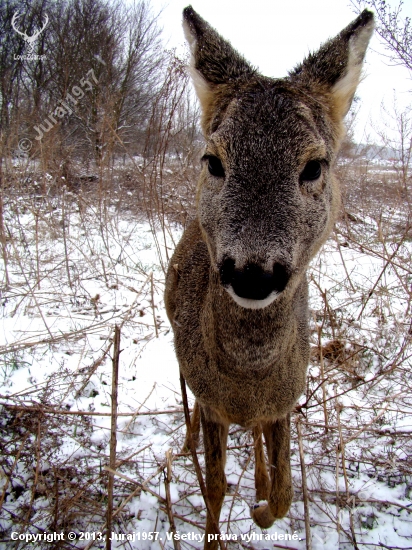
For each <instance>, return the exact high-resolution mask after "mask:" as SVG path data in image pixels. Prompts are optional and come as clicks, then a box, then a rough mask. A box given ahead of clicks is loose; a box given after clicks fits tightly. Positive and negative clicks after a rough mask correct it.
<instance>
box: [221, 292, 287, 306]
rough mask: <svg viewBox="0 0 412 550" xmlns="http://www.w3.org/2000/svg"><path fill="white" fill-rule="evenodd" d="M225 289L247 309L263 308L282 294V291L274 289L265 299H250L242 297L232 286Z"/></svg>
mask: <svg viewBox="0 0 412 550" xmlns="http://www.w3.org/2000/svg"><path fill="white" fill-rule="evenodd" d="M225 290H227V292H228V293H229V294H230V295H231V297H232V298H233V299H234V301H235V302H236V303H237V304H238V305H239V306H241V307H244V308H246V309H263V308H264V307H266V306H268V305H270V304H271V303H272V302H274V301H275V300H276V298H278V296H280V292H275V291H273V292H271V293H270V294H269V296H267V297H266V298H265V299H264V300H250V299H249V298H241V297H240V296H238V295H237V294H236V293H235V291H234V290H233V288H232V287H231V286H229V287H225Z"/></svg>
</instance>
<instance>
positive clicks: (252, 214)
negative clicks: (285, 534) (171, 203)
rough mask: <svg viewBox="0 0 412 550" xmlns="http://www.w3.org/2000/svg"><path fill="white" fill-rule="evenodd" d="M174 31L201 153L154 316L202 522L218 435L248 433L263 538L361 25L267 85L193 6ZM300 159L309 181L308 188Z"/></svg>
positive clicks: (280, 476)
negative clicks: (183, 399)
mask: <svg viewBox="0 0 412 550" xmlns="http://www.w3.org/2000/svg"><path fill="white" fill-rule="evenodd" d="M184 28H185V33H186V37H187V39H188V42H189V44H190V47H191V51H192V56H193V59H192V73H193V77H194V84H195V87H196V91H197V93H198V96H199V99H200V102H201V105H202V111H203V116H202V128H203V131H204V135H205V137H206V140H207V145H206V157H205V160H204V164H205V166H204V168H203V170H202V172H201V175H200V180H199V187H198V193H197V205H198V217H197V219H196V220H195V221H194V222H193V223H192V224H191V225H190V226H189V227H188V229H187V230H186V231H185V233H184V235H183V237H182V239H181V241H180V243H179V244H178V246H177V248H176V251H175V253H174V255H173V258H172V260H171V262H170V267H169V270H168V273H167V278H166V293H165V301H166V309H167V313H168V316H169V319H170V321H171V323H172V326H173V330H174V333H175V348H176V354H177V357H178V360H179V365H180V369H181V372H182V373H183V375H184V377H185V379H186V381H187V383H188V384H189V386H190V388H191V390H192V392H193V393H194V395H195V396H196V399H197V404H196V412H195V418H194V420H193V426H194V431H195V435H196V432H198V431H199V422H198V417H199V411H200V419H201V424H202V428H203V434H204V445H205V457H206V486H207V493H208V497H209V500H210V502H211V506H212V509H213V513H214V514H215V517H216V518H217V519H218V518H219V514H220V509H221V506H222V502H223V499H224V495H225V491H226V479H225V474H224V464H225V453H226V439H227V433H228V427H229V425H230V424H231V423H236V424H240V425H241V426H245V427H249V428H252V429H253V432H254V440H255V458H256V471H255V482H256V497H257V501H266V502H263V503H262V502H261V503H260V504H259V505H257V506H256V507H255V508H254V509H253V511H252V516H253V518H254V520H255V522H256V523H257V524H258V525H260V526H261V527H263V528H266V527H269V526H270V525H272V523H273V521H274V520H275V519H276V518H280V517H283V516H284V515H285V514H286V513H287V511H288V509H289V506H290V504H291V501H292V497H293V489H292V483H291V470H290V457H289V453H290V451H289V447H290V428H289V424H290V411H291V410H292V409H293V407H294V406H295V403H296V400H297V399H298V398H299V396H300V395H301V393H302V392H303V391H304V388H305V378H306V369H307V364H308V360H309V333H308V305H307V294H308V289H307V281H306V269H307V267H308V264H309V261H310V260H311V258H313V256H314V255H315V254H316V252H317V251H318V250H319V249H320V247H321V246H322V244H323V243H324V242H325V240H326V239H327V237H328V235H329V233H330V231H331V229H332V227H333V224H334V222H335V219H336V216H337V210H338V205H339V200H340V198H339V188H338V184H337V182H336V180H335V178H334V176H333V165H334V162H335V158H336V154H337V152H338V149H339V145H340V142H341V139H342V136H343V117H344V115H345V114H346V112H347V110H348V109H349V106H350V103H351V100H352V97H353V94H354V92H355V89H356V85H357V84H358V81H359V77H360V70H361V65H362V61H363V57H364V54H365V51H366V47H367V43H368V40H369V38H370V35H371V32H372V29H373V15H372V14H371V13H370V12H368V11H366V10H365V11H364V12H363V13H362V14H361V15H360V16H359V17H358V18H357V19H356V20H355V21H354V22H353V23H351V24H350V25H349V26H348V27H347V28H346V29H344V30H343V31H342V32H341V33H340V34H339V35H338V36H337V37H336V38H335V39H333V40H331V41H329V42H327V43H326V44H325V45H323V46H322V47H321V49H320V50H319V52H318V53H317V54H311V55H310V56H309V57H308V58H307V59H306V60H305V61H304V62H303V63H302V64H301V65H299V66H298V67H297V68H296V69H295V70H294V71H292V72H291V73H290V75H289V76H288V77H287V78H284V79H279V80H274V79H270V78H266V77H263V76H261V75H259V74H258V73H257V72H256V71H255V70H254V69H253V68H252V67H251V66H250V65H249V64H248V63H247V62H246V61H245V60H244V59H243V58H242V57H241V56H240V55H239V54H238V53H237V52H236V51H234V50H233V48H232V47H231V46H230V44H229V43H228V42H226V41H225V40H224V39H222V38H221V37H220V36H219V35H218V34H217V32H216V31H215V30H214V29H212V28H211V27H210V26H209V25H208V24H207V23H206V22H205V21H204V20H203V19H201V17H200V16H199V15H198V14H197V13H196V12H195V11H194V10H193V9H192V8H191V7H189V8H186V9H185V10H184ZM210 158H212V160H213V161H214V162H219V159H220V162H221V167H222V174H223V175H222V174H220V175H219V173H217V175H216V170H215V171H213V166H212V168H210V162H211V161H210ZM216 159H217V161H216ZM311 161H312V163H313V162H315V163H317V166H320V167H321V175H320V176H319V177H316V178H314V177H306V176H307V172H305V170H307V163H310V162H311ZM208 163H209V169H208V166H207V164H208ZM304 175H305V177H304ZM311 178H312V179H311ZM276 270H278V271H276ZM282 277H283V279H282ZM282 280H284V282H283V283H282ZM265 281H269V282H270V283H267V284H268V285H269V284H270V286H269V287H268V288H269V290H268V291H267V292H266V290H265V289H266V287H265V286H264V285H265V284H266V283H265ZM262 289H264V290H262ZM262 434H263V435H264V438H265V442H266V446H267V452H268V459H269V464H270V476H269V475H268V472H267V467H266V465H265V461H264V451H263V446H262ZM212 533H214V529H213V522H212V520H211V518H210V517H209V515H208V518H207V525H206V540H205V548H207V549H215V548H217V542H216V541H208V537H207V535H208V534H212Z"/></svg>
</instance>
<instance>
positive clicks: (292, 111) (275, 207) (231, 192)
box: [198, 81, 339, 308]
mask: <svg viewBox="0 0 412 550" xmlns="http://www.w3.org/2000/svg"><path fill="white" fill-rule="evenodd" d="M265 86H266V87H267V89H266V90H265V89H264V87H265ZM212 124H213V125H214V126H215V127H216V129H215V130H214V131H212V132H211V134H210V136H209V139H208V143H207V147H206V151H205V154H204V156H203V164H204V167H203V171H202V175H201V179H200V185H199V203H198V207H199V220H200V223H201V226H202V228H203V231H204V235H205V237H206V240H207V244H208V248H209V253H210V255H211V260H212V265H213V266H215V268H216V269H217V270H218V271H219V274H220V281H221V283H222V285H223V286H224V287H225V289H226V290H227V291H228V292H229V293H230V295H231V296H232V297H233V299H234V300H235V301H236V302H237V303H238V304H239V305H241V306H243V307H248V308H262V307H265V306H267V305H269V304H270V303H271V302H272V301H274V300H275V299H276V298H277V297H278V296H279V295H280V294H281V293H282V292H283V291H284V290H285V289H286V288H287V287H288V286H291V285H292V286H294V285H295V284H296V283H297V282H298V281H299V280H300V278H301V277H302V276H303V274H304V272H305V270H306V268H307V265H308V263H309V261H310V259H311V258H312V257H313V256H314V254H315V253H316V252H317V250H318V249H319V247H320V246H321V245H322V243H323V242H324V240H325V238H326V236H327V235H328V233H329V231H330V226H331V224H332V223H333V221H334V217H335V211H336V206H337V203H338V201H339V192H338V189H337V186H336V185H334V181H333V177H332V175H331V165H332V163H333V161H334V151H333V139H332V135H331V130H330V128H328V126H327V125H325V124H323V123H322V121H321V119H320V120H319V121H316V116H315V115H314V114H313V113H312V111H311V109H310V108H309V107H308V106H306V105H305V104H304V103H303V102H302V101H301V100H300V99H299V98H296V97H294V96H293V94H290V93H288V92H287V90H285V87H284V86H281V82H280V81H278V82H275V81H273V82H271V83H268V82H265V83H264V84H262V86H257V87H256V88H254V89H252V90H250V91H248V92H246V93H244V95H241V96H240V97H239V98H235V99H233V100H232V101H231V103H230V104H229V105H228V107H227V109H226V111H225V115H224V116H223V117H222V120H218V119H215V120H214V121H213V123H212Z"/></svg>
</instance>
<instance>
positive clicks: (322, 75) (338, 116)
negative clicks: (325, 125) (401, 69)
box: [290, 10, 375, 123]
mask: <svg viewBox="0 0 412 550" xmlns="http://www.w3.org/2000/svg"><path fill="white" fill-rule="evenodd" d="M374 26H375V25H374V17H373V13H372V12H371V11H368V10H364V11H363V12H362V13H361V14H360V15H359V17H357V18H356V19H355V20H354V21H352V23H351V24H350V25H348V26H347V27H346V28H345V29H343V31H342V32H340V33H339V34H338V36H336V37H335V38H334V39H332V40H329V42H326V44H324V45H323V46H322V47H321V48H320V50H319V51H318V52H316V53H314V54H310V55H309V56H308V57H307V58H306V59H305V60H304V62H303V63H302V64H301V65H299V66H298V67H296V69H295V70H294V71H292V72H291V73H290V78H291V80H292V82H294V83H296V84H299V85H301V86H303V87H306V88H308V90H309V92H310V93H311V94H313V95H315V96H316V95H317V94H319V95H324V94H325V93H326V94H327V96H328V99H329V101H330V106H331V113H332V115H333V118H334V119H335V120H336V121H337V122H338V123H339V122H341V121H342V119H343V117H344V116H345V115H346V113H347V112H348V110H349V108H350V105H351V102H352V99H353V95H354V93H355V90H356V87H357V85H358V83H359V80H360V76H361V70H362V63H363V59H364V57H365V53H366V49H367V47H368V43H369V40H370V38H371V36H372V33H373V29H374Z"/></svg>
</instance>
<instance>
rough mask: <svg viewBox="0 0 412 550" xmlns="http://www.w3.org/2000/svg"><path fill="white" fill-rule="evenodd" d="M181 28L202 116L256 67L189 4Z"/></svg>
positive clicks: (254, 72) (205, 115) (205, 116)
mask: <svg viewBox="0 0 412 550" xmlns="http://www.w3.org/2000/svg"><path fill="white" fill-rule="evenodd" d="M183 30H184V33H185V36H186V40H187V42H188V43H189V46H190V51H191V54H192V56H191V57H192V58H191V67H190V68H191V74H192V79H193V84H194V86H195V89H196V93H197V96H198V98H199V101H200V104H201V106H202V111H203V117H204V119H205V118H207V117H208V113H209V111H211V110H213V108H215V105H214V103H215V101H216V98H217V96H219V95H225V96H227V95H229V94H230V92H229V89H230V88H234V87H236V86H238V85H239V82H240V81H241V80H242V79H250V78H251V77H252V76H253V75H255V74H256V71H255V70H254V69H253V67H251V66H250V65H249V63H248V62H247V61H246V60H245V59H244V58H243V57H242V56H241V55H240V54H238V52H237V51H236V50H235V49H234V48H233V47H232V46H231V44H230V43H229V42H228V41H227V40H225V39H224V38H222V37H221V36H220V35H219V34H218V33H217V32H216V31H215V30H214V29H213V28H212V27H211V26H210V25H209V24H208V23H207V22H206V21H205V20H204V19H202V18H201V17H200V15H199V14H198V13H196V12H195V10H194V9H193V8H192V6H188V7H187V8H185V9H184V11H183Z"/></svg>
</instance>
